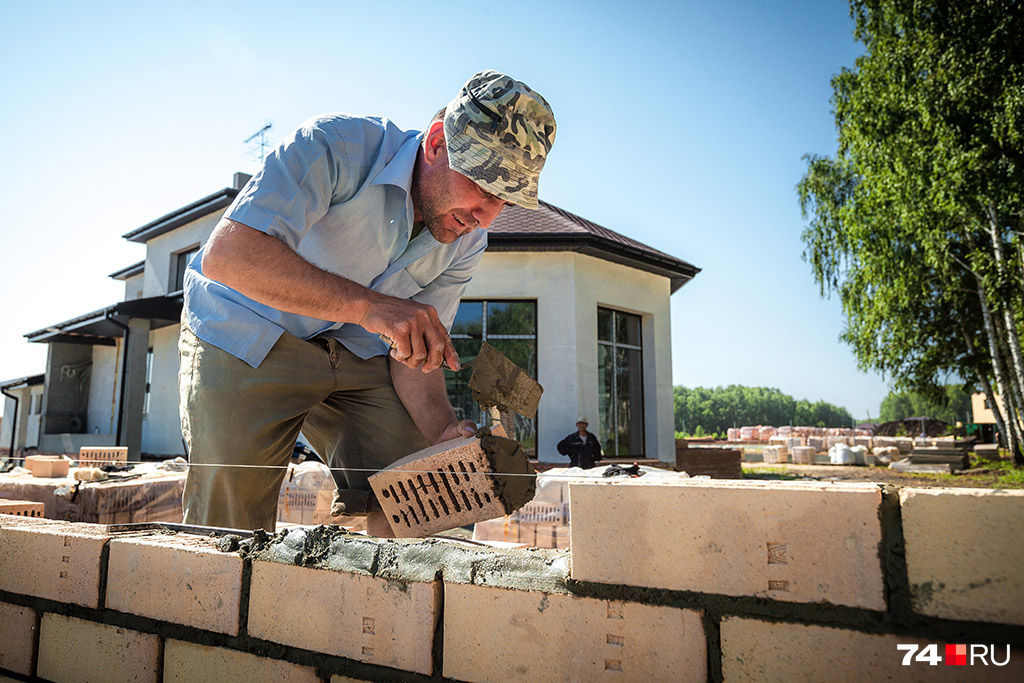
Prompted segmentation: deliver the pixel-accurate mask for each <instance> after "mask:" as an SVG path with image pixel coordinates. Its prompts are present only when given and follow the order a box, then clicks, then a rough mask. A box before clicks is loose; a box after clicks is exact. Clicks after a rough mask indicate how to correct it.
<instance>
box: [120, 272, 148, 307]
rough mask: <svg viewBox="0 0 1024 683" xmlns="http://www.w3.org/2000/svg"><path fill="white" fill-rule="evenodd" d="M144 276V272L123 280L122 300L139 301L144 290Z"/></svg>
mask: <svg viewBox="0 0 1024 683" xmlns="http://www.w3.org/2000/svg"><path fill="white" fill-rule="evenodd" d="M145 280H146V275H145V271H143V272H141V273H139V274H138V275H132V276H131V277H129V278H125V281H124V300H125V301H131V300H133V299H141V298H142V296H143V294H142V293H143V291H144V289H145Z"/></svg>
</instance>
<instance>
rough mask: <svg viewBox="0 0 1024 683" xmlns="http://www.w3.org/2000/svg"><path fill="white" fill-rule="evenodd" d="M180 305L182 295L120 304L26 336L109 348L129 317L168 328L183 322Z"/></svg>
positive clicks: (33, 339) (155, 326)
mask: <svg viewBox="0 0 1024 683" xmlns="http://www.w3.org/2000/svg"><path fill="white" fill-rule="evenodd" d="M181 306H182V298H181V296H180V295H178V296H152V297H148V298H145V299H130V300H128V301H119V302H118V303H116V304H114V305H112V306H107V307H106V308H101V309H100V310H98V311H93V312H92V313H86V314H85V315H80V316H78V317H77V318H72V319H71V320H65V321H64V322H62V323H57V324H56V325H50V326H49V327H46V328H43V329H41V330H36V331H35V332H29V333H28V334H26V335H25V337H26V338H27V339H28V340H29V341H30V342H37V343H41V344H50V343H53V342H64V343H69V344H92V345H97V346H110V345H113V344H114V343H115V342H114V340H115V339H117V338H118V337H121V336H123V335H124V330H125V327H124V326H125V325H127V323H128V320H129V319H130V318H147V319H149V320H150V321H152V323H153V325H152V326H153V328H154V329H156V328H160V327H166V326H167V325H172V324H174V323H177V322H178V321H179V320H180V319H181Z"/></svg>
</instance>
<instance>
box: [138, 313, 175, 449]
mask: <svg viewBox="0 0 1024 683" xmlns="http://www.w3.org/2000/svg"><path fill="white" fill-rule="evenodd" d="M178 329H179V328H178V326H177V325H168V326H167V327H161V328H160V329H158V330H153V331H152V332H150V334H149V345H150V348H152V349H153V376H152V382H151V388H150V396H149V414H148V415H147V416H146V417H145V418H144V419H143V421H142V451H143V453H153V454H157V455H184V454H185V447H184V446H183V445H182V443H181V422H180V420H179V419H178Z"/></svg>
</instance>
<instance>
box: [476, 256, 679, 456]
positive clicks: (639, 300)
mask: <svg viewBox="0 0 1024 683" xmlns="http://www.w3.org/2000/svg"><path fill="white" fill-rule="evenodd" d="M669 285H670V283H669V281H668V279H667V278H664V277H660V276H657V275H653V274H651V273H646V272H643V271H639V270H636V269H633V268H628V267H626V266H621V265H618V264H615V263H609V262H607V261H604V260H602V259H598V258H594V257H592V256H587V255H583V254H577V253H573V252H489V253H485V254H484V257H483V260H482V261H481V264H480V267H479V268H478V269H477V272H476V275H474V277H473V279H472V281H470V283H469V285H468V286H467V288H466V293H465V294H464V298H467V299H536V300H537V372H538V380H539V381H540V383H541V385H542V386H544V394H543V395H542V397H541V401H540V407H539V409H538V425H537V432H538V433H537V455H538V457H539V459H541V460H543V461H548V462H564V461H565V458H564V457H562V456H560V455H559V454H558V451H557V450H556V448H555V446H556V445H557V444H558V442H559V440H561V439H562V438H563V437H564V436H565V435H566V434H568V433H570V432H572V431H573V429H574V425H575V422H576V418H577V417H578V416H579V415H581V414H583V415H587V416H588V417H589V419H591V420H593V421H594V426H596V417H597V402H598V396H597V388H598V377H597V308H598V306H601V307H608V308H614V309H617V310H620V311H625V312H628V313H634V314H638V315H640V316H641V318H642V337H643V340H642V343H643V357H644V368H643V374H644V414H645V422H646V424H645V430H644V439H645V441H644V449H645V456H646V457H648V458H656V459H658V460H662V461H665V462H673V461H674V460H675V432H674V431H673V430H674V427H673V422H672V356H671V348H670V347H671V344H670V341H671V340H670V322H671V321H670V311H669V295H670V288H669Z"/></svg>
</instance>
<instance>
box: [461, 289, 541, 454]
mask: <svg viewBox="0 0 1024 683" xmlns="http://www.w3.org/2000/svg"><path fill="white" fill-rule="evenodd" d="M484 341H486V342H487V343H488V344H490V345H491V346H493V347H494V348H496V349H497V350H498V351H501V352H502V353H503V354H505V355H506V356H508V358H509V360H511V361H512V362H513V363H515V364H516V365H518V366H519V367H521V368H522V369H523V370H525V371H526V372H528V373H529V374H530V376H531V377H533V378H534V379H536V378H537V302H536V301H468V300H463V301H462V303H460V304H459V310H458V312H457V313H456V314H455V322H454V323H453V324H452V343H453V344H454V345H455V350H456V351H457V352H458V354H459V358H460V359H461V360H462V362H463V363H466V362H467V361H469V360H472V359H473V358H476V356H477V354H478V353H480V346H481V344H482V343H483V342H484ZM472 374H473V371H472V368H465V369H463V370H461V371H459V372H454V373H453V372H446V373H445V375H446V377H447V382H448V396H449V397H450V398H451V401H452V406H453V407H454V408H455V415H456V417H458V418H459V419H460V420H473V421H474V422H477V423H482V424H490V422H491V420H490V416H489V415H488V414H487V413H485V412H484V411H483V410H481V409H480V406H479V405H478V404H477V402H476V401H474V400H473V396H472V392H470V390H469V378H470V377H471V376H472ZM501 422H502V424H503V425H504V426H505V429H506V430H508V432H509V436H510V437H512V438H513V439H515V440H516V441H518V442H519V443H520V445H521V446H522V447H523V450H525V451H526V453H527V455H529V456H530V457H536V455H537V420H536V418H534V419H528V418H525V417H523V416H521V415H517V414H515V413H508V414H502V415H501ZM510 426H513V428H512V429H509V427H510Z"/></svg>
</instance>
